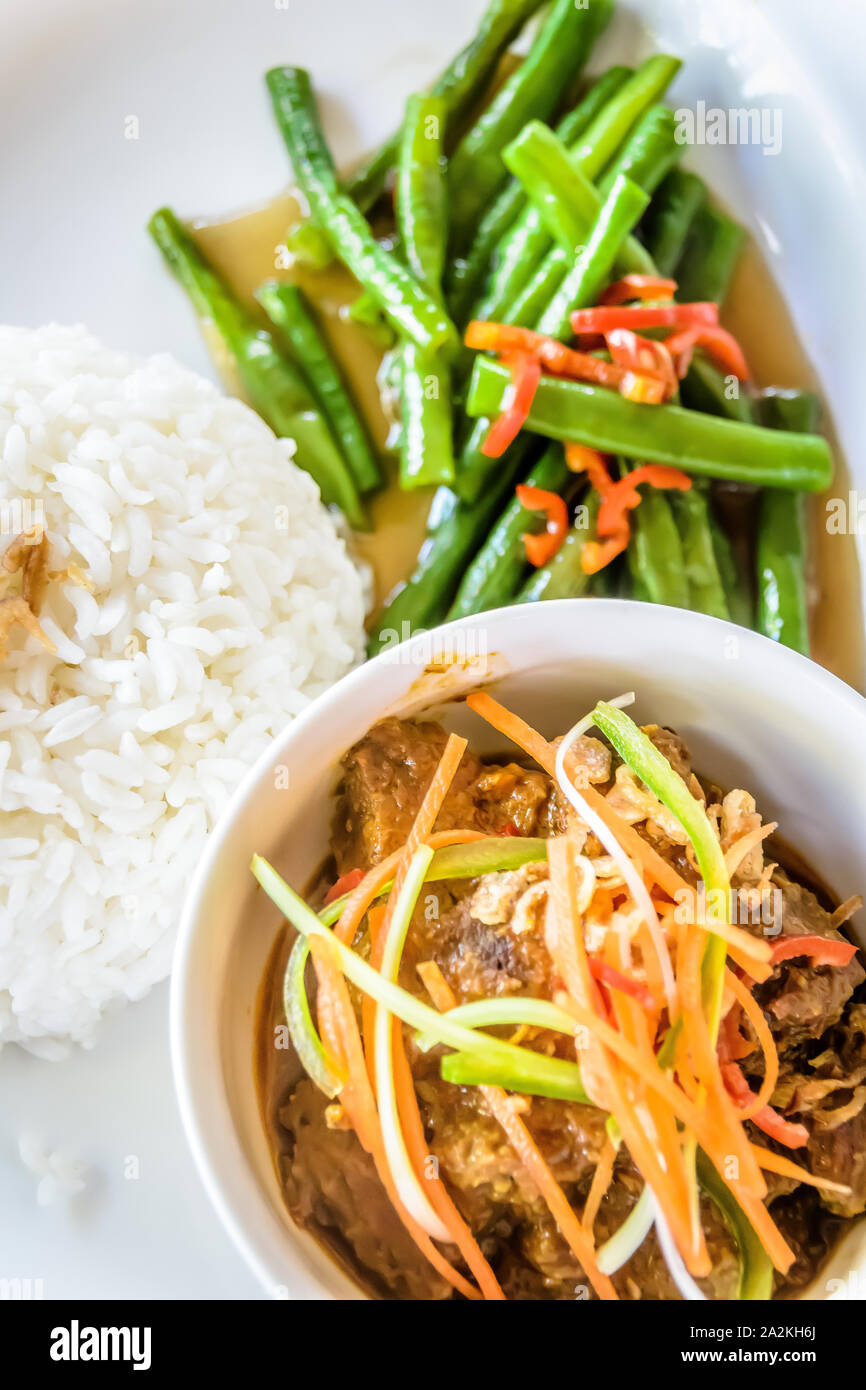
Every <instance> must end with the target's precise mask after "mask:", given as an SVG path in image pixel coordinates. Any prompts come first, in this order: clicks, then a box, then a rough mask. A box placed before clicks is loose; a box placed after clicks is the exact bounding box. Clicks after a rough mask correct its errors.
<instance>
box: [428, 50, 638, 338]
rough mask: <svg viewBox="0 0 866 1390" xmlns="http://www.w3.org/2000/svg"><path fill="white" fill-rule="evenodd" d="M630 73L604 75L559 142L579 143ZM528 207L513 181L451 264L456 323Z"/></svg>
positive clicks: (560, 129)
mask: <svg viewBox="0 0 866 1390" xmlns="http://www.w3.org/2000/svg"><path fill="white" fill-rule="evenodd" d="M630 71H631V69H630V68H626V67H613V68H609V69H608V71H607V72H605V73H603V74H602V76H601V77H600V78H599V79H598V81H597V82H596V83H594V84H593V86H592V87H591V88H590V90H589V91H588V92H587V94H586V96H585V97H584V98H583V100H582V101H580V102H579V103H578V105H577V106H576V107H574V109H573V110H572V111H569V112H568V114H567V115H566V116H564V117H563V119H562V120H561V121H560V122H559V125H558V126H557V127H556V135H557V137H558V138H559V140H561V141H563V142H565V143H566V144H569V143H571V142H572V141H574V140H576V139H577V137H578V136H579V135H580V134H582V132H583V131H584V130H585V129H586V128H587V127H588V126H589V125H590V123H591V122H592V121H593V120H594V119H595V117H596V116H597V115H598V113H599V111H601V110H602V108H603V107H604V106H606V105H607V103H608V101H610V99H611V97H612V96H613V95H614V93H615V92H616V91H617V90H618V89H619V88H620V87H621V86H622V84H623V82H625V80H626V78H627V77H628V76H629V74H630ZM530 124H531V122H530ZM519 138H520V136H519V135H518V136H517V139H519ZM525 207H526V195H525V193H524V191H523V188H522V186H521V184H520V183H519V182H517V181H516V180H514V179H512V181H511V182H510V183H508V184H506V186H505V188H504V189H503V190H502V192H501V193H500V194H499V195H498V197H497V198H495V199H494V202H493V204H492V205H491V207H490V208H489V209H488V210H487V211H486V212H485V213H484V215H483V217H482V218H481V221H480V223H479V224H478V230H477V232H476V233H475V237H474V239H473V241H472V245H471V247H470V248H469V251H468V252H467V254H466V256H465V257H462V256H458V257H456V258H455V259H454V260H453V261H452V262H451V265H450V267H449V270H448V273H447V275H446V280H445V288H446V292H447V296H448V304H449V307H450V309H451V313H452V315H453V317H454V319H455V321H456V322H457V323H459V324H462V323H464V322H465V317H466V313H467V311H468V310H469V308H470V305H471V304H472V303H473V301H474V300H475V299H476V298H477V297H478V295H479V292H480V291H481V290H482V289H483V287H484V285H485V283H486V281H487V279H488V277H489V275H490V274H491V271H492V269H493V266H494V257H495V256H497V255H498V253H499V250H500V247H501V246H502V244H503V240H504V238H505V236H506V233H507V232H509V231H510V229H511V228H512V227H513V225H514V223H515V221H516V219H517V218H518V217H519V216H520V214H521V213H522V212H523V211H524V209H525Z"/></svg>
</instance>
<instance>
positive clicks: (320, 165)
mask: <svg viewBox="0 0 866 1390" xmlns="http://www.w3.org/2000/svg"><path fill="white" fill-rule="evenodd" d="M267 82H268V87H269V90H270V93H271V99H272V101H273V106H274V112H275V114H276V118H277V123H278V125H279V127H280V130H281V132H282V135H283V139H284V140H285V143H286V147H287V149H288V152H289V157H290V159H291V161H292V167H293V169H294V173H295V178H296V180H297V182H298V185H299V187H300V189H301V191H302V192H303V194H304V196H305V197H306V199H307V202H308V203H309V205H310V210H311V212H312V214H313V216H314V218H315V220H316V222H317V223H318V224H319V225H320V226H321V227H322V228H323V229H324V230H325V231H326V233H327V235H328V236H329V237H330V239H331V242H332V243H333V245H334V249H335V251H336V252H337V254H338V255H339V257H340V259H341V260H342V261H343V262H344V263H345V264H346V266H348V268H349V270H351V272H352V274H353V275H354V276H355V278H356V279H357V280H358V281H360V283H361V284H362V285H363V286H364V287H365V288H366V289H368V290H369V291H370V293H371V294H372V295H373V297H374V299H375V300H376V302H377V303H378V304H379V306H380V308H381V309H382V311H383V313H384V314H385V315H386V316H387V318H388V319H389V320H390V321H391V323H392V324H393V325H394V327H395V328H396V329H397V331H398V332H400V333H402V334H404V335H405V336H406V337H408V338H411V339H412V341H413V342H415V343H417V344H418V346H419V347H422V348H424V347H429V348H450V347H452V346H453V345H454V344H455V341H456V335H455V332H454V326H453V324H452V323H451V321H450V320H449V318H448V316H447V315H446V313H445V311H444V310H443V309H442V307H441V306H440V305H439V304H438V303H437V302H436V301H435V300H434V299H432V298H431V297H430V295H429V294H428V293H427V292H426V291H425V290H423V289H422V287H421V286H420V285H419V284H418V282H417V280H416V279H415V277H414V276H413V275H411V274H410V272H409V271H408V270H407V269H406V268H405V266H403V265H401V264H400V262H399V261H398V260H397V259H396V257H395V256H393V255H391V254H390V253H389V252H388V251H386V250H385V248H384V247H383V246H382V245H380V243H379V242H378V241H377V240H376V238H375V237H374V236H373V233H372V232H371V230H370V227H369V224H368V223H367V221H366V220H365V218H364V217H363V215H362V214H361V213H360V212H359V211H358V209H357V207H356V206H355V204H354V203H353V202H352V200H351V198H349V197H348V196H347V195H346V194H344V193H341V192H340V191H339V189H338V188H337V180H336V173H335V170H334V163H333V160H332V158H331V155H330V153H329V151H328V148H327V145H326V144H325V140H324V137H323V135H322V131H321V127H320V125H319V119H318V112H317V110H316V104H315V100H314V98H313V94H312V89H311V87H310V79H309V75H308V73H306V72H305V71H304V69H303V68H288V67H283V68H272V69H271V70H270V72H269V73H268V74H267Z"/></svg>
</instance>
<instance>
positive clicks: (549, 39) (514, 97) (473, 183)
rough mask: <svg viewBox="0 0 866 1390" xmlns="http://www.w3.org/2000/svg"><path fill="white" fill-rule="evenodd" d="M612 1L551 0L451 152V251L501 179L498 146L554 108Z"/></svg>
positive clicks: (470, 230)
mask: <svg viewBox="0 0 866 1390" xmlns="http://www.w3.org/2000/svg"><path fill="white" fill-rule="evenodd" d="M612 9H613V5H612V0H591V3H590V4H588V5H587V6H586V7H583V8H581V7H579V6H576V5H575V3H574V0H554V4H553V8H552V9H551V11H550V14H549V15H548V18H547V20H546V22H545V23H544V24H543V25H542V27H541V29H540V30H539V31H538V33H537V34H536V36H535V39H534V41H533V43H532V47H531V48H530V50H529V53H528V54H527V56H526V58H525V60H524V62H523V63H522V64H521V65H520V67H519V68H518V69H517V70H516V71H515V72H514V73H513V74H512V76H511V77H510V78H509V79H508V81H507V82H506V83H505V85H504V86H503V87H502V89H501V90H500V91H499V92H498V93H497V95H496V96H495V97H494V98H493V101H492V102H491V103H490V105H489V106H488V107H487V109H486V111H484V112H483V113H482V114H481V116H479V118H478V120H477V121H476V123H475V125H474V126H473V127H472V129H471V130H469V131H467V133H466V134H465V135H464V137H463V139H462V140H461V141H460V143H459V145H458V146H457V149H456V150H455V152H454V155H453V156H452V159H451V162H450V168H449V194H450V200H451V217H452V229H451V232H452V249H453V250H454V252H455V253H457V254H460V253H461V252H462V251H463V250H464V249H465V248H466V247H468V245H469V244H470V242H471V239H472V236H473V234H474V232H475V230H476V227H477V223H478V221H479V218H480V217H481V215H482V213H483V212H484V210H485V208H486V207H487V206H488V205H489V203H490V201H491V199H492V198H494V197H495V195H496V193H497V191H498V190H499V189H500V187H501V185H502V184H503V183H504V181H505V170H504V169H503V167H502V150H503V148H504V147H505V145H507V144H508V142H509V141H510V140H512V139H513V138H514V136H515V135H516V134H517V132H518V131H519V130H521V129H522V128H523V126H524V125H525V124H526V122H527V121H528V120H532V119H533V118H534V117H538V118H540V119H542V120H543V119H544V118H545V117H547V116H548V115H550V113H551V112H552V111H554V110H555V109H556V107H557V105H558V104H559V102H560V101H561V99H562V96H563V94H564V92H565V90H566V87H567V86H568V84H569V83H570V82H572V81H573V80H574V79H575V77H576V76H577V74H578V73H579V72H580V69H581V67H582V66H583V64H584V63H585V62H586V59H587V58H588V56H589V52H590V49H591V47H592V45H593V43H594V42H595V39H596V37H597V36H598V34H599V33H600V32H601V29H602V28H603V27H604V25H605V24H606V23H607V21H608V19H609V18H610V15H611V12H612Z"/></svg>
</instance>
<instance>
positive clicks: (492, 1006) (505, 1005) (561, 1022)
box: [415, 995, 575, 1052]
mask: <svg viewBox="0 0 866 1390" xmlns="http://www.w3.org/2000/svg"><path fill="white" fill-rule="evenodd" d="M448 1017H449V1018H450V1020H451V1022H452V1023H462V1024H463V1025H464V1026H465V1027H466V1028H499V1027H501V1026H502V1025H503V1024H508V1025H509V1026H510V1027H512V1028H519V1027H521V1026H524V1025H525V1026H526V1027H528V1028H548V1029H550V1031H551V1032H554V1033H565V1034H566V1035H567V1036H568V1037H570V1038H573V1037H574V1034H575V1023H574V1019H573V1018H572V1017H571V1015H570V1014H568V1013H566V1011H565V1009H560V1008H559V1006H558V1005H557V1004H552V1003H551V1002H550V1000H549V999H529V998H525V997H515V996H513V995H512V996H510V997H508V998H501V999H478V1000H476V1001H475V1002H473V1003H471V1004H460V1005H458V1006H457V1008H456V1009H450V1010H449V1012H448ZM415 1041H416V1043H417V1045H418V1047H420V1049H421V1051H422V1052H429V1050H430V1048H431V1047H435V1046H436V1045H437V1040H436V1038H433V1037H430V1036H428V1035H427V1034H426V1033H418V1034H416V1037H415Z"/></svg>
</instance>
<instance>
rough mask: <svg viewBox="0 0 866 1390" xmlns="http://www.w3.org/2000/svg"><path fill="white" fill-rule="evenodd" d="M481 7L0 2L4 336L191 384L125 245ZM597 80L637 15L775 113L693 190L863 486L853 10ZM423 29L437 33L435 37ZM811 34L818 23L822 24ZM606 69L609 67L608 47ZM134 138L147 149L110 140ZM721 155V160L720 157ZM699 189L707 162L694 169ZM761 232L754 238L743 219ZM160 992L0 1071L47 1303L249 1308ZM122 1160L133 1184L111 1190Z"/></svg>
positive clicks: (384, 122) (678, 33)
mask: <svg viewBox="0 0 866 1390" xmlns="http://www.w3.org/2000/svg"><path fill="white" fill-rule="evenodd" d="M480 9H481V0H471V3H467V0H437V4H436V5H435V7H434V8H433V9H432V10H431V7H430V5H429V4H428V3H426V2H425V0H364V3H363V4H358V3H356V0H149V3H142V0H79V3H77V4H76V5H74V6H70V5H69V3H68V0H40V4H39V5H34V4H33V3H32V0H4V4H3V14H2V23H3V30H4V32H3V34H2V37H0V92H2V94H3V96H2V104H0V188H2V189H3V211H2V216H0V319H2V320H5V321H11V322H18V323H27V324H38V323H41V322H44V321H47V320H49V319H52V318H53V319H58V320H61V321H74V320H78V319H81V320H84V321H86V322H87V323H88V324H89V326H90V327H91V328H92V329H93V330H94V331H95V332H97V333H98V334H100V336H102V337H103V338H105V339H106V340H107V341H109V342H111V343H112V344H114V345H116V346H119V347H125V348H130V349H133V350H138V351H148V352H149V351H155V350H160V349H169V350H171V351H172V352H173V353H174V354H175V355H176V356H178V357H179V358H181V360H183V361H185V362H186V363H188V364H189V365H191V366H195V367H198V368H199V369H200V370H202V371H205V372H210V370H211V368H210V363H209V361H208V358H207V355H206V353H205V350H204V348H203V345H202V343H201V340H200V338H199V336H198V332H197V329H196V328H195V325H194V323H193V319H192V316H191V314H190V312H189V310H188V308H187V305H186V303H185V302H184V299H183V296H182V294H181V293H180V292H179V290H178V289H177V287H176V286H175V285H174V284H173V283H172V282H171V280H170V278H169V277H168V276H167V275H166V274H165V272H164V270H163V268H162V266H161V264H160V263H159V258H158V255H157V253H156V251H155V250H154V249H153V247H152V246H151V245H150V243H149V241H148V238H147V237H146V236H145V234H144V232H143V227H144V223H145V222H146V220H147V217H148V216H149V215H150V213H151V212H152V211H153V210H154V208H156V207H157V206H158V205H159V204H161V203H164V202H171V203H173V204H174V205H175V206H176V208H177V209H178V211H179V212H180V213H182V214H201V215H205V214H210V215H218V214H221V213H225V212H227V211H229V210H231V209H232V208H238V207H242V206H244V205H248V204H250V203H255V202H258V201H262V200H265V199H267V198H269V197H271V196H272V195H273V194H274V193H275V192H277V191H279V189H280V188H281V187H282V186H283V185H284V184H285V183H286V181H287V174H286V161H285V157H284V153H283V150H282V147H281V144H280V140H279V137H278V136H277V134H276V132H275V130H274V128H273V124H272V121H271V120H270V117H269V113H268V109H267V102H266V99H265V94H264V88H263V84H262V73H263V72H264V70H265V69H266V68H267V67H269V66H271V65H273V64H274V63H276V62H279V61H288V62H298V63H303V64H305V65H307V66H309V67H310V68H311V69H312V70H313V72H314V74H315V77H316V82H317V86H318V87H319V88H320V90H321V91H322V92H323V93H324V94H325V117H326V123H327V127H328V132H329V134H330V135H331V137H332V138H333V141H334V145H335V148H336V152H337V154H338V157H341V158H349V157H352V156H354V155H356V154H357V153H359V152H360V151H361V150H362V149H363V148H365V147H367V146H369V145H370V144H371V143H372V142H373V141H374V140H375V139H376V138H377V137H379V136H381V135H383V134H384V133H385V132H386V130H387V129H388V128H390V127H391V126H392V125H393V124H394V122H395V120H396V119H397V116H398V113H399V111H400V108H401V105H402V101H403V99H404V97H405V95H406V93H407V92H408V91H409V90H410V89H411V88H412V87H413V86H417V85H420V84H422V83H423V82H425V81H426V80H428V79H429V78H430V77H431V76H432V75H433V74H434V73H435V72H436V71H437V69H438V68H439V67H441V65H442V63H443V61H445V60H446V59H447V58H448V57H449V56H450V54H451V53H452V52H453V51H454V49H455V48H456V47H457V46H458V45H459V44H460V43H461V42H462V41H464V39H465V38H466V36H467V35H468V32H469V30H470V28H471V25H472V16H471V15H470V14H469V13H468V12H469V11H471V12H472V15H474V13H475V12H476V11H480ZM620 9H621V11H622V14H621V15H620V16H619V18H618V21H617V25H616V32H615V34H614V35H612V36H611V38H610V40H606V41H605V48H604V50H603V54H604V55H606V54H608V53H610V52H611V51H612V49H613V47H614V43H615V42H616V43H619V44H620V45H621V47H620V48H619V49H618V50H617V53H616V56H620V54H622V53H626V52H627V50H629V49H631V51H632V52H634V51H639V52H640V54H641V55H642V54H643V53H644V52H646V51H648V49H649V47H650V46H651V45H650V42H649V40H648V39H646V38H645V37H642V36H641V33H640V31H639V29H638V27H637V26H636V25H635V24H634V23H633V18H634V16H636V15H643V16H645V17H646V18H647V19H648V21H649V22H650V24H651V25H652V26H654V28H655V30H656V32H657V33H658V35H659V38H660V41H661V42H662V43H663V44H669V45H670V46H671V47H672V48H673V49H674V50H675V51H678V52H680V53H682V54H683V56H684V57H686V58H687V59H688V66H687V68H686V72H685V74H684V76H683V77H681V79H680V80H679V82H678V84H677V87H676V89H675V91H676V96H677V99H678V101H681V102H682V103H686V102H691V101H692V100H693V99H694V98H695V97H696V96H701V95H702V96H704V97H706V98H707V99H708V100H711V101H712V102H713V103H714V104H718V105H725V106H727V105H736V106H739V105H752V104H754V103H755V102H756V101H760V102H764V101H768V102H769V103H770V104H772V105H780V106H782V108H783V110H784V116H785V141H784V147H783V152H782V154H781V155H780V156H779V157H778V158H774V159H770V158H764V157H763V156H761V154H760V152H759V151H754V150H748V149H746V150H731V151H706V150H705V151H703V152H702V153H703V154H704V155H705V156H706V155H707V154H712V155H713V156H714V157H713V160H712V175H711V180H712V183H713V185H714V187H717V188H720V189H721V190H722V191H724V192H727V193H728V194H729V195H730V197H731V200H732V202H733V204H734V206H735V207H736V208H737V209H739V210H742V209H743V208H746V207H748V208H749V209H751V211H750V213H749V218H748V220H749V221H750V224H751V226H752V228H753V230H755V231H756V232H757V234H758V235H759V236H760V237H761V238H762V239H763V241H764V244H765V246H767V247H768V249H769V250H770V251H774V255H773V263H774V267H775V271H776V274H777V275H778V276H779V278H780V280H781V281H782V283H783V284H784V286H785V289H786V293H787V296H788V299H789V302H790V303H791V304H792V306H793V308H794V310H795V314H796V318H797V322H798V327H799V329H800V333H801V336H802V337H803V339H804V341H805V342H806V343H807V344H808V346H809V348H810V350H811V352H812V354H813V357H814V360H815V361H816V363H817V364H818V366H819V369H820V370H821V373H822V378H823V385H824V389H825V392H826V393H827V395H828V397H829V400H830V404H831V406H832V409H833V412H834V415H835V418H836V423H837V426H838V427H839V428H840V430H841V433H842V443H843V446H844V448H845V451H846V453H847V455H848V459H849V463H850V465H851V468H852V471H853V473H854V476H855V478H856V479H858V481H859V482H860V484H861V485H863V484H864V483H866V477H864V473H866V468H864V464H863V460H862V457H861V454H860V446H859V441H860V440H861V439H862V438H864V437H866V392H863V391H862V388H861V384H860V371H861V353H860V351H859V331H860V324H859V302H860V300H861V299H862V295H860V294H859V287H860V286H861V285H862V283H863V273H864V268H866V267H864V251H863V248H862V245H861V237H860V229H861V228H862V226H863V223H864V212H866V196H864V179H863V175H862V171H861V170H860V168H859V166H858V164H857V161H856V158H855V156H854V154H853V152H852V147H853V146H854V145H855V143H858V142H859V140H860V138H861V137H862V123H863V118H862V84H861V77H860V72H859V66H858V64H859V55H861V54H862V52H863V51H864V48H866V15H864V13H863V10H862V7H861V6H860V4H859V0H831V3H825V4H823V5H822V6H817V5H815V4H814V0H762V3H761V4H760V6H758V5H756V4H755V3H754V0H705V3H700V0H622V4H621V6H620ZM431 16H432V19H433V22H434V23H435V31H434V30H433V29H431ZM828 18H829V20H830V23H828ZM622 45H624V47H623V46H622ZM129 116H136V117H138V120H139V123H140V138H139V139H138V140H135V141H132V140H127V139H125V138H124V131H125V122H126V118H127V117H129ZM715 156H718V158H716V157H715ZM703 167H706V160H704V161H703ZM758 214H760V217H761V221H760V222H758V221H757V215H758ZM165 1004H166V991H165V990H164V989H160V990H158V991H156V993H155V995H154V996H153V997H151V998H150V999H149V1000H148V1001H147V1002H146V1003H145V1004H143V1005H139V1006H137V1007H135V1008H132V1009H128V1010H127V1011H126V1012H125V1013H124V1014H122V1015H121V1016H119V1017H118V1018H117V1019H115V1020H113V1021H112V1022H111V1023H110V1024H109V1025H108V1026H107V1027H106V1029H105V1031H104V1035H103V1038H102V1041H101V1045H100V1047H99V1048H98V1049H97V1051H96V1052H94V1053H92V1054H87V1055H79V1056H78V1057H76V1058H74V1059H73V1060H72V1061H70V1062H69V1063H66V1064H63V1065H62V1066H51V1065H50V1064H46V1063H39V1062H35V1061H33V1060H32V1059H30V1058H27V1057H25V1056H22V1055H21V1054H19V1053H18V1052H17V1051H16V1052H13V1051H9V1050H7V1052H6V1053H4V1054H3V1056H2V1058H0V1088H2V1115H3V1118H2V1121H0V1228H2V1230H3V1256H2V1265H0V1276H3V1277H16V1276H17V1277H20V1278H27V1277H30V1278H40V1279H42V1280H43V1281H44V1288H45V1292H46V1295H47V1296H52V1295H53V1296H60V1295H67V1294H68V1295H71V1294H79V1295H83V1296H94V1297H98V1296H107V1295H112V1296H127V1297H142V1296H146V1295H147V1294H157V1295H160V1296H163V1297H185V1296H188V1297H227V1296H254V1295H255V1292H256V1286H255V1284H254V1281H253V1280H252V1278H251V1277H250V1276H249V1275H248V1274H247V1272H246V1270H245V1269H244V1268H243V1266H242V1264H241V1262H240V1261H239V1260H238V1259H237V1257H236V1256H235V1255H234V1253H233V1252H232V1251H231V1249H230V1247H229V1244H228V1242H227V1240H226V1239H225V1237H224V1236H223V1235H222V1233H221V1232H220V1230H219V1228H218V1226H217V1224H216V1222H215V1221H214V1220H213V1217H212V1215H211V1213H210V1211H209V1210H208V1208H207V1205H206V1203H205V1200H204V1197H203V1195H202V1194H201V1192H200V1190H199V1186H198V1181H197V1179H196V1177H195V1174H194V1172H193V1168H192V1164H191V1162H190V1160H189V1157H188V1155H187V1152H186V1147H185V1144H184V1141H183V1138H182V1135H181V1132H180V1126H179V1123H178V1120H177V1117H176V1111H175V1105H174V1100H173V1096H172V1094H171V1083H170V1076H169V1069H168V1058H167V1047H166V1039H165ZM24 1131H35V1132H37V1133H38V1134H41V1135H42V1136H43V1137H44V1138H45V1139H46V1140H48V1141H50V1142H57V1141H59V1140H61V1139H63V1140H66V1141H68V1142H69V1144H70V1145H71V1146H72V1148H73V1149H75V1150H76V1151H77V1152H78V1153H79V1154H81V1156H83V1157H84V1158H86V1159H88V1160H89V1161H90V1162H91V1163H92V1164H93V1165H94V1172H93V1174H92V1177H91V1184H90V1187H89V1189H88V1191H87V1192H86V1193H85V1194H84V1196H83V1197H82V1198H80V1199H77V1200H76V1201H75V1202H74V1203H73V1204H72V1205H71V1206H70V1208H69V1210H68V1211H67V1210H63V1209H61V1210H56V1209H54V1208H48V1209H46V1210H44V1211H38V1210H37V1208H36V1206H35V1203H34V1201H33V1198H34V1195H35V1178H33V1176H32V1175H31V1174H29V1173H27V1172H26V1171H25V1170H24V1168H23V1167H22V1165H21V1164H20V1162H19V1160H18V1158H17V1156H16V1143H17V1136H18V1135H19V1134H20V1133H22V1132H24ZM128 1156H137V1157H138V1158H139V1160H140V1164H141V1177H140V1178H139V1179H138V1180H137V1181H128V1180H126V1179H125V1178H124V1175H123V1174H124V1160H125V1159H126V1158H127V1157H128Z"/></svg>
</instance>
